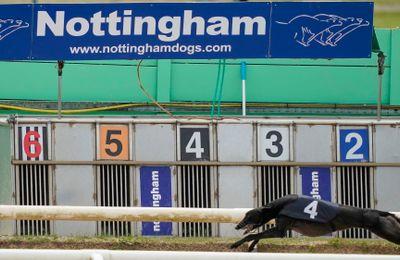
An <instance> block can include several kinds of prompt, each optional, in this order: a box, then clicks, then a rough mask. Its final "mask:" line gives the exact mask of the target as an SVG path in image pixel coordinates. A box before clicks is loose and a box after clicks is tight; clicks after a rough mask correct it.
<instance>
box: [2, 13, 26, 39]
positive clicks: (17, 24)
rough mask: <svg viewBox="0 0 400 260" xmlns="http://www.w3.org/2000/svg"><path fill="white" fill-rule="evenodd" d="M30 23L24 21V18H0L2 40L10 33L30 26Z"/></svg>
mask: <svg viewBox="0 0 400 260" xmlns="http://www.w3.org/2000/svg"><path fill="white" fill-rule="evenodd" d="M28 27H29V23H27V22H24V21H22V20H14V19H5V20H3V19H1V18H0V41H1V40H3V39H4V38H6V37H7V36H8V35H10V34H12V33H13V32H15V31H17V30H19V29H22V28H28Z"/></svg>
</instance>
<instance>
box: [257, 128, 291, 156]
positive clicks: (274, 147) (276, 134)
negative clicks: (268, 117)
mask: <svg viewBox="0 0 400 260" xmlns="http://www.w3.org/2000/svg"><path fill="white" fill-rule="evenodd" d="M289 154H290V153H289V127H287V126H260V127H259V130H258V159H259V160H260V161H288V160H289Z"/></svg>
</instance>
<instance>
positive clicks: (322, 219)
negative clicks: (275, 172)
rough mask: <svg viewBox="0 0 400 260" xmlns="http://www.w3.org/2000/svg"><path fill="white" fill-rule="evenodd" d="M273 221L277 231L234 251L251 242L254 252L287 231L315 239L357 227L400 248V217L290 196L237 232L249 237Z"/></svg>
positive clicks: (256, 213)
mask: <svg viewBox="0 0 400 260" xmlns="http://www.w3.org/2000/svg"><path fill="white" fill-rule="evenodd" d="M273 219H275V224H276V225H275V227H272V228H270V229H267V230H265V231H263V232H260V233H257V234H250V235H247V236H245V237H244V238H242V239H240V240H239V241H237V242H236V243H234V244H233V245H231V248H237V247H238V246H240V245H241V244H243V243H245V242H250V241H252V243H251V244H250V246H249V251H252V250H253V249H254V247H255V245H256V244H257V243H258V241H259V240H260V239H264V238H272V237H284V236H285V235H286V231H288V230H294V231H296V232H298V233H300V234H303V235H306V236H313V237H315V236H323V235H326V234H329V233H332V232H335V231H339V230H344V229H348V228H354V227H356V228H364V229H367V230H370V231H371V232H373V233H374V234H376V235H378V236H380V237H381V238H384V239H387V240H389V241H391V242H393V243H396V244H400V216H399V215H396V214H393V213H390V212H385V211H379V210H375V209H361V208H356V207H352V206H346V205H339V204H334V203H331V202H327V201H322V200H317V199H314V198H312V197H306V196H298V195H287V196H285V197H282V198H279V199H277V200H274V201H272V202H270V203H268V204H267V205H265V206H262V207H259V208H255V209H252V210H250V211H248V212H247V213H246V215H245V217H244V218H243V219H242V221H240V223H239V224H237V226H236V229H245V230H246V231H245V233H244V234H247V233H249V232H250V231H252V230H255V229H257V228H258V227H261V226H263V225H265V224H266V223H268V222H269V221H270V220H273Z"/></svg>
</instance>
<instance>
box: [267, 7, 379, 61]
mask: <svg viewBox="0 0 400 260" xmlns="http://www.w3.org/2000/svg"><path fill="white" fill-rule="evenodd" d="M272 10H273V11H272V15H271V20H272V21H271V31H272V32H271V33H272V35H271V39H272V41H271V45H270V55H271V58H316V57H318V58H332V57H335V58H346V57H350V55H353V56H357V57H364V58H367V57H371V48H372V37H371V36H372V34H373V26H372V25H373V3H367V2H365V3H363V2H346V3H341V2H340V3H339V2H324V3H311V2H295V3H293V2H279V3H274V4H273V6H272Z"/></svg>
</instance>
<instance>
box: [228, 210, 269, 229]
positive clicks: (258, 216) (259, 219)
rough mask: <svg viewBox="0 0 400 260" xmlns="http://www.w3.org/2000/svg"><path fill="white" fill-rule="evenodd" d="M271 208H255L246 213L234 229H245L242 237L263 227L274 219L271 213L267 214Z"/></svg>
mask: <svg viewBox="0 0 400 260" xmlns="http://www.w3.org/2000/svg"><path fill="white" fill-rule="evenodd" d="M269 209H271V207H262V208H255V209H252V210H250V211H248V212H247V213H246V215H245V216H244V218H243V219H242V221H240V222H239V224H237V225H236V227H235V229H236V230H239V229H245V231H244V235H245V234H247V233H249V232H251V231H252V230H254V229H256V228H258V227H260V226H262V225H264V224H265V223H267V222H268V221H270V220H271V219H273V218H274V216H273V212H269Z"/></svg>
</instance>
